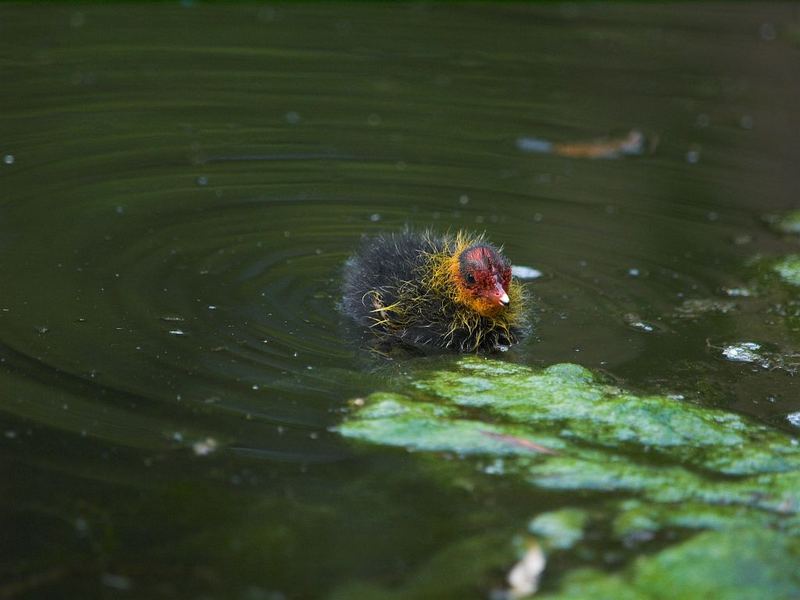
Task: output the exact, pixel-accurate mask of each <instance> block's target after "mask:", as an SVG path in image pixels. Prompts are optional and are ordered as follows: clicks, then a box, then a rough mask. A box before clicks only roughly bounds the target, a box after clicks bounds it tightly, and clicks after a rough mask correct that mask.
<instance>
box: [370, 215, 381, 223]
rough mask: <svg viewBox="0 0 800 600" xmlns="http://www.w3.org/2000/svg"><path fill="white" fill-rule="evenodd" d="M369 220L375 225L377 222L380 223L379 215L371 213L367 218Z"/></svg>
mask: <svg viewBox="0 0 800 600" xmlns="http://www.w3.org/2000/svg"><path fill="white" fill-rule="evenodd" d="M369 220H370V221H372V222H373V223H377V222H378V221H380V220H381V216H380V214H378V213H372V214H371V215H370V216H369Z"/></svg>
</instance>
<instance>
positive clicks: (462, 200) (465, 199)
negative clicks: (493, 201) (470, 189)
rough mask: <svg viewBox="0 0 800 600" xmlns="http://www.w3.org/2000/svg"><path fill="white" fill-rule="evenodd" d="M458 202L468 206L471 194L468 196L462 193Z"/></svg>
mask: <svg viewBox="0 0 800 600" xmlns="http://www.w3.org/2000/svg"><path fill="white" fill-rule="evenodd" d="M458 203H459V204H460V205H461V206H466V205H467V204H469V196H467V195H466V194H461V195H460V196H459V197H458Z"/></svg>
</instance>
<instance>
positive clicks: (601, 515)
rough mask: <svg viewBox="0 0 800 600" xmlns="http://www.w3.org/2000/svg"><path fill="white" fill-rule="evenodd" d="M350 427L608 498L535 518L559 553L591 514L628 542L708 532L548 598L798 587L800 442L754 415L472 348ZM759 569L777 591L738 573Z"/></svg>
mask: <svg viewBox="0 0 800 600" xmlns="http://www.w3.org/2000/svg"><path fill="white" fill-rule="evenodd" d="M339 431H340V432H341V433H342V434H344V435H346V436H348V437H351V438H356V439H359V440H362V441H364V442H369V443H375V444H383V445H390V446H398V447H402V448H407V449H411V450H416V451H428V452H447V453H451V454H456V455H461V456H463V457H470V456H476V457H483V458H482V459H481V462H480V464H482V465H485V464H486V460H485V459H486V458H489V459H493V460H496V461H497V460H502V469H495V470H494V474H500V475H502V476H505V477H513V478H516V479H518V480H520V481H523V482H527V483H529V484H530V485H532V486H535V487H537V488H541V489H549V490H554V491H558V492H575V493H579V494H582V495H586V494H598V495H599V496H600V497H601V498H602V497H605V498H606V499H605V500H604V501H603V502H602V503H601V504H600V505H598V506H597V507H595V508H593V509H592V511H591V512H587V511H585V510H583V509H580V508H570V507H567V508H565V509H563V510H559V511H555V512H550V513H545V514H542V515H538V516H536V517H534V518H533V519H532V521H531V523H530V527H529V528H530V532H531V533H533V534H534V535H536V536H537V537H539V539H540V540H541V541H542V543H543V547H544V548H545V549H547V550H548V551H550V552H555V551H558V552H575V551H577V547H579V546H580V545H581V544H583V543H584V540H583V535H584V534H583V532H584V531H585V530H587V529H591V527H592V526H593V523H595V524H596V523H600V524H602V523H605V524H606V527H607V526H608V524H610V526H611V534H612V539H616V540H617V541H619V542H621V543H623V544H629V543H633V544H636V543H640V542H642V541H643V540H644V541H646V540H649V539H652V538H653V537H656V536H657V535H659V533H660V532H665V531H684V532H689V531H694V532H699V533H698V534H697V535H696V536H695V537H694V538H692V539H690V540H689V541H687V542H684V543H681V544H678V545H675V546H668V547H667V548H666V549H665V550H662V551H661V552H659V553H657V554H654V555H652V556H649V557H645V558H641V559H638V560H636V561H634V562H633V563H631V564H629V565H628V567H627V568H626V570H625V571H624V572H621V573H619V574H615V575H609V574H607V573H605V572H601V571H594V570H591V569H589V570H586V569H579V570H576V571H575V572H573V573H570V574H569V576H568V577H565V578H564V580H563V582H561V584H560V585H559V586H558V589H559V590H560V591H559V593H558V594H556V595H552V596H543V597H548V598H559V599H561V598H589V597H591V598H606V597H608V598H615V599H620V598H646V599H651V598H661V597H666V596H662V595H661V592H660V591H659V589H663V590H669V589H672V588H671V587H670V586H673V587H674V581H673V580H680V581H681V582H682V583H681V584H680V586H679V593H677V595H675V594H671V593H670V594H671V595H670V597H673V598H697V597H714V598H745V597H776V598H783V597H787V598H788V597H798V596H800V587H798V584H797V582H796V581H795V579H793V577H795V576H794V575H792V574H791V569H790V568H788V566H787V565H788V564H789V563H791V561H793V560H797V559H798V558H800V557H798V556H797V552H798V546H797V539H798V538H797V535H798V532H799V530H800V525H799V523H800V517H799V516H798V513H799V512H800V446H799V445H798V442H797V440H796V439H793V438H791V437H790V436H788V435H785V434H784V433H782V432H778V431H775V430H773V429H770V428H768V427H765V426H763V425H761V424H758V423H755V422H753V421H750V420H748V419H746V418H744V417H741V416H738V415H735V414H731V413H726V412H723V411H720V410H715V409H709V408H705V407H702V406H698V405H696V404H692V403H689V402H686V401H684V400H680V399H676V398H673V397H669V396H659V395H638V394H634V393H631V392H629V391H625V390H622V389H620V388H618V387H615V386H612V385H608V384H607V383H605V382H603V381H602V380H600V379H598V378H597V377H596V376H595V375H593V374H592V373H591V372H590V371H588V370H587V369H585V368H583V367H580V366H577V365H570V364H562V365H554V366H551V367H549V368H546V369H543V370H534V369H530V368H527V367H523V366H519V365H511V364H507V363H503V362H499V361H493V360H486V359H482V358H478V357H468V358H463V359H461V360H460V361H459V362H458V363H457V365H456V368H454V369H449V370H439V371H434V372H430V373H425V374H423V375H422V376H421V377H419V378H418V379H416V380H415V381H414V382H413V384H411V385H410V386H408V388H407V389H406V390H405V393H403V394H391V395H388V394H385V393H381V394H373V395H371V396H369V397H367V398H366V399H365V400H364V401H363V406H361V407H358V408H356V409H355V410H354V411H353V412H352V413H351V414H350V415H349V418H347V419H346V420H345V421H344V422H343V423H342V424H341V425H340V426H339ZM476 468H481V467H479V466H478V465H477V464H476ZM443 473H444V472H440V476H441V475H442V474H443ZM679 537H681V536H679ZM742 540H745V541H746V544H747V545H748V547H747V548H743V547H742ZM776 548H777V550H776ZM579 554H580V553H579ZM712 562H713V563H714V564H713V565H711V563H712ZM791 564H795V563H791ZM774 565H777V566H781V565H782V567H781V568H777V567H773V566H774ZM712 567H713V568H712ZM784 567H785V568H784ZM708 569H712V571H713V573H710V572H708ZM751 571H752V572H754V573H755V572H756V571H757V574H756V575H752V576H751V579H752V581H754V582H756V583H755V584H753V585H757V586H763V589H765V590H769V594H771V595H768V596H763V595H761V596H759V595H755V596H753V595H750V596H747V595H746V594H748V593H751V594H752V592H753V590H754V589H756V588H755V587H753V585H750V584H749V583H747V582H746V581H745V582H743V580H742V579H741V574H742V573H750V572H751ZM670 581H672V582H673V583H669V582H670ZM668 583H669V585H667V584H668ZM659 586H660V587H659ZM681 586H682V587H681ZM748 586H749V587H748ZM693 591H694V592H698V591H699V595H691V594H692V593H694V592H693ZM664 593H667V592H666V591H665V592H664ZM791 593H794V594H795V595H794V596H791ZM703 594H705V595H703ZM787 594H788V595H787Z"/></svg>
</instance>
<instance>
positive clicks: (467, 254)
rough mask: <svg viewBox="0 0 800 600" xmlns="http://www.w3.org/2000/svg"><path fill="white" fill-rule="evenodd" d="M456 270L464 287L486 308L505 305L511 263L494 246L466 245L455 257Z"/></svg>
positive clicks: (506, 304)
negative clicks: (457, 262) (457, 261)
mask: <svg viewBox="0 0 800 600" xmlns="http://www.w3.org/2000/svg"><path fill="white" fill-rule="evenodd" d="M459 272H460V275H461V283H462V285H463V286H464V288H465V291H467V293H468V294H469V295H471V296H472V297H473V298H474V299H476V300H478V301H479V302H480V304H481V305H485V306H486V309H487V310H491V309H494V310H496V309H499V308H502V307H505V306H508V304H509V298H508V288H509V286H510V285H511V265H510V264H509V262H508V260H507V259H506V258H505V257H504V256H503V255H502V254H500V253H499V252H498V251H497V250H495V249H494V248H492V247H491V246H483V245H480V246H471V247H469V248H467V249H466V250H464V251H463V252H462V253H461V256H460V257H459ZM479 312H480V311H479Z"/></svg>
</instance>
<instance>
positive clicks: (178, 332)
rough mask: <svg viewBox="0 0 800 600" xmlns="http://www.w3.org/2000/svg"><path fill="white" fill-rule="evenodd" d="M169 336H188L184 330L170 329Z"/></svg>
mask: <svg viewBox="0 0 800 600" xmlns="http://www.w3.org/2000/svg"><path fill="white" fill-rule="evenodd" d="M169 334H170V335H175V336H182V335H186V332H185V331H184V330H183V329H170V330H169Z"/></svg>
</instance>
